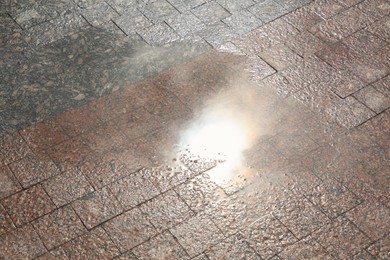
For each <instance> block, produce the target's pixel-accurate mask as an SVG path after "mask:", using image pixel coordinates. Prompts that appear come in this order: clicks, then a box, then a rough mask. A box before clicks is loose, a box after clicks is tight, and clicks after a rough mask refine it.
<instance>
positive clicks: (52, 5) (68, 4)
mask: <svg viewBox="0 0 390 260" xmlns="http://www.w3.org/2000/svg"><path fill="white" fill-rule="evenodd" d="M39 5H40V6H41V8H42V9H43V10H44V11H45V12H46V13H47V14H48V15H50V16H51V17H52V18H56V17H58V16H60V15H62V14H64V13H65V12H67V11H69V10H76V8H77V5H76V4H75V2H73V1H72V0H57V1H52V0H43V1H40V3H39Z"/></svg>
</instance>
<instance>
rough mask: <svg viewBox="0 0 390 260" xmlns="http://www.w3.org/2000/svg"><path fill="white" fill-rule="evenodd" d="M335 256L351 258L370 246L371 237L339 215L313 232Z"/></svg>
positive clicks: (320, 242) (321, 243)
mask: <svg viewBox="0 0 390 260" xmlns="http://www.w3.org/2000/svg"><path fill="white" fill-rule="evenodd" d="M313 239H314V241H316V242H317V243H319V244H320V245H322V246H323V247H324V248H325V249H326V251H327V252H329V253H330V255H331V256H332V257H333V258H339V259H342V258H350V257H352V256H353V255H355V254H356V253H358V252H359V251H361V250H362V249H363V248H365V247H366V246H368V244H369V243H370V239H369V238H368V237H367V236H366V235H364V234H363V233H362V232H361V231H360V230H359V229H358V228H357V227H356V226H355V225H353V224H352V223H351V222H350V221H349V220H347V219H345V218H344V217H339V218H337V219H335V220H334V221H333V222H331V223H329V224H327V225H326V226H324V227H323V228H321V229H320V230H318V231H316V232H315V234H313Z"/></svg>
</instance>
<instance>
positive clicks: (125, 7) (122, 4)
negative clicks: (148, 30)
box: [106, 0, 145, 14]
mask: <svg viewBox="0 0 390 260" xmlns="http://www.w3.org/2000/svg"><path fill="white" fill-rule="evenodd" d="M106 2H107V3H108V4H109V5H110V6H111V7H112V8H113V9H114V10H115V11H117V12H118V13H120V14H125V13H127V14H129V13H131V12H136V11H137V8H140V7H142V6H144V5H145V3H144V2H143V1H142V0H106Z"/></svg>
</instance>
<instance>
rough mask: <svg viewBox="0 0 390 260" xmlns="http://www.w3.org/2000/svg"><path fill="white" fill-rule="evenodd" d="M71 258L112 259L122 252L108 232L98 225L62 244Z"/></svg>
mask: <svg viewBox="0 0 390 260" xmlns="http://www.w3.org/2000/svg"><path fill="white" fill-rule="evenodd" d="M62 248H63V249H64V251H65V253H66V255H67V256H68V257H69V258H70V259H80V258H84V257H86V256H88V258H91V259H112V258H114V257H115V256H118V255H119V254H120V252H119V250H118V248H117V247H116V246H115V244H114V243H113V242H112V241H111V239H110V237H109V236H108V235H107V233H106V232H105V231H104V230H103V229H102V228H101V227H97V228H95V229H93V230H91V231H90V232H88V233H86V234H84V235H82V236H80V237H78V238H76V239H74V240H72V241H69V242H68V243H66V244H65V245H63V246H62Z"/></svg>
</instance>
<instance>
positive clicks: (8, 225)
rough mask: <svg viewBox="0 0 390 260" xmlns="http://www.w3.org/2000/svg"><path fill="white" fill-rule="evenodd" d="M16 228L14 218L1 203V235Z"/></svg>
mask: <svg viewBox="0 0 390 260" xmlns="http://www.w3.org/2000/svg"><path fill="white" fill-rule="evenodd" d="M13 229H15V225H14V223H13V222H12V219H11V218H10V216H9V215H8V213H7V211H6V210H5V208H4V207H3V206H2V205H1V204H0V236H1V235H3V234H5V233H8V232H9V231H11V230H13Z"/></svg>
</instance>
